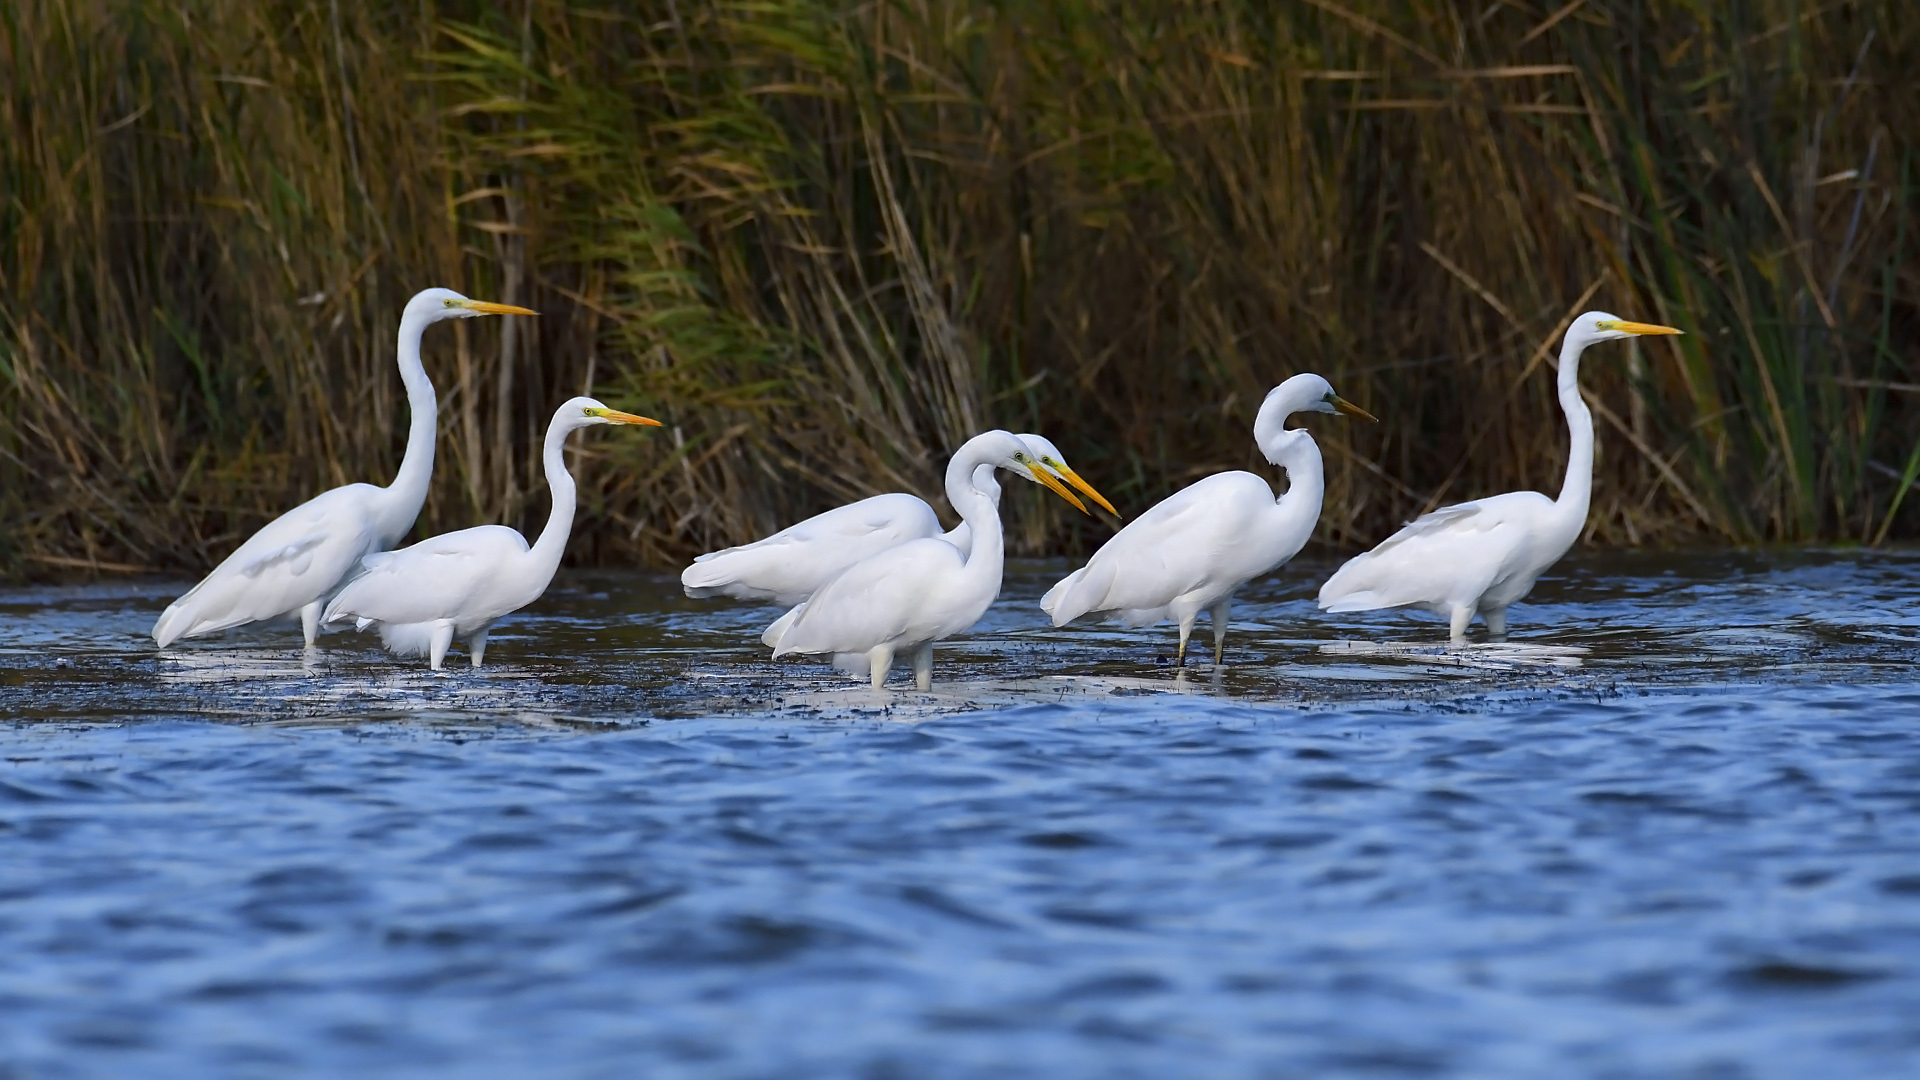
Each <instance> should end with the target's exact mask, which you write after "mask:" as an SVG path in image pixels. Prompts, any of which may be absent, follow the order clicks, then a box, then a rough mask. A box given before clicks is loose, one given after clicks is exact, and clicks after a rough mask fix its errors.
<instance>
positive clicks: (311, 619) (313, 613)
mask: <svg viewBox="0 0 1920 1080" xmlns="http://www.w3.org/2000/svg"><path fill="white" fill-rule="evenodd" d="M325 606H326V601H324V600H315V601H314V602H313V603H311V604H308V605H307V606H306V607H303V608H301V609H300V630H301V632H303V633H305V634H306V635H307V645H308V646H312V645H313V643H314V642H316V641H318V640H320V609H321V608H323V607H325Z"/></svg>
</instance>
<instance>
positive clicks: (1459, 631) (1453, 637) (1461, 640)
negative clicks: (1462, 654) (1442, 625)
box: [1447, 604, 1473, 646]
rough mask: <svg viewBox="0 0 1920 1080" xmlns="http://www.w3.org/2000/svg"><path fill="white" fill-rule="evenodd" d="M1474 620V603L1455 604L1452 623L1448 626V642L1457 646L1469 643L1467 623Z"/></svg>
mask: <svg viewBox="0 0 1920 1080" xmlns="http://www.w3.org/2000/svg"><path fill="white" fill-rule="evenodd" d="M1472 621H1473V605H1472V604H1455V605H1454V606H1453V618H1452V620H1450V622H1451V625H1450V626H1449V627H1448V632H1447V639H1448V642H1449V643H1450V644H1453V645H1456V646H1458V645H1465V644H1466V643H1467V624H1468V623H1471V622H1472Z"/></svg>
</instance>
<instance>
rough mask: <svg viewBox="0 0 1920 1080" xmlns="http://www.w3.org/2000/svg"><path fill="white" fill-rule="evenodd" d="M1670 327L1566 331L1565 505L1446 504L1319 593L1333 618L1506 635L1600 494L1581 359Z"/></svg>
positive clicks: (1596, 315)
mask: <svg viewBox="0 0 1920 1080" xmlns="http://www.w3.org/2000/svg"><path fill="white" fill-rule="evenodd" d="M1678 333H1680V331H1678V330H1675V329H1674V328H1673V327H1671V326H1654V325H1651V324H1649V323H1637V322H1627V321H1625V320H1624V319H1617V318H1615V317H1614V316H1612V315H1608V314H1607V313H1606V312H1603V311H1589V312H1587V313H1586V314H1585V315H1582V316H1580V317H1579V318H1577V319H1575V320H1573V323H1572V325H1570V326H1568V327H1567V336H1566V340H1565V341H1563V342H1562V343H1561V346H1560V386H1559V389H1560V410H1561V411H1562V412H1564V413H1566V415H1567V428H1568V430H1569V431H1570V432H1571V433H1572V436H1573V449H1572V451H1571V452H1570V453H1569V454H1568V455H1567V476H1566V480H1565V481H1564V482H1563V483H1562V484H1561V485H1560V497H1559V498H1558V499H1549V498H1547V497H1546V496H1545V495H1542V494H1540V493H1539V492H1537V491H1513V492H1508V493H1507V494H1505V495H1494V496H1492V497H1490V498H1485V499H1477V500H1475V501H1473V502H1465V503H1460V504H1458V505H1456V506H1444V507H1441V508H1440V509H1438V510H1435V511H1434V512H1433V513H1431V514H1424V515H1422V516H1421V517H1419V518H1417V519H1415V520H1414V521H1412V522H1409V523H1408V524H1407V525H1406V527H1405V528H1403V529H1401V530H1400V531H1399V532H1397V533H1394V534H1393V535H1392V536H1390V537H1388V538H1387V539H1385V540H1383V541H1381V542H1380V545H1379V546H1378V547H1376V548H1374V549H1373V550H1372V551H1369V552H1366V553H1365V554H1363V555H1356V556H1354V557H1353V558H1352V559H1349V560H1348V561H1347V563H1346V565H1344V566H1342V567H1341V568H1340V569H1339V570H1338V571H1337V572H1335V574H1334V575H1333V576H1332V577H1331V578H1328V579H1327V583H1326V584H1325V585H1322V586H1321V587H1320V606H1321V607H1322V608H1324V609H1326V610H1328V611H1371V610H1374V609H1376V608H1391V607H1418V608H1424V609H1426V610H1427V611H1431V612H1433V613H1435V614H1437V615H1445V616H1447V618H1448V620H1449V628H1448V632H1449V634H1450V636H1451V640H1452V641H1453V643H1454V644H1456V645H1459V644H1463V643H1465V641H1466V640H1467V625H1468V624H1469V623H1471V622H1472V621H1473V617H1474V615H1475V614H1476V613H1477V614H1479V615H1480V617H1481V618H1483V619H1485V620H1486V623H1487V632H1488V633H1490V634H1492V635H1494V636H1496V637H1497V636H1500V635H1503V634H1505V633H1506V632H1507V605H1509V604H1511V603H1513V602H1514V601H1516V600H1519V599H1520V598H1521V597H1523V596H1525V595H1527V593H1528V592H1529V591H1531V590H1532V588H1533V583H1534V582H1535V581H1536V580H1538V579H1539V577H1540V575H1541V574H1542V573H1544V572H1546V569H1547V568H1548V567H1550V566H1552V565H1553V564H1554V563H1556V562H1558V561H1559V560H1560V556H1562V555H1565V554H1566V553H1567V549H1568V548H1571V547H1572V546H1573V542H1574V541H1575V540H1577V539H1579V537H1580V530H1581V529H1582V528H1583V527H1584V526H1585V525H1586V521H1587V503H1588V500H1589V499H1590V497H1591V496H1592V493H1593V414H1592V413H1590V412H1588V411H1587V404H1586V402H1584V401H1582V400H1581V399H1580V385H1579V379H1580V354H1581V353H1582V352H1584V351H1585V350H1586V348H1587V346H1589V345H1591V344H1593V343H1594V342H1596V341H1615V340H1618V339H1620V338H1627V337H1634V336H1636V335H1641V334H1678Z"/></svg>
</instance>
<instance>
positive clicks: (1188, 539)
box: [1040, 374, 1373, 667]
mask: <svg viewBox="0 0 1920 1080" xmlns="http://www.w3.org/2000/svg"><path fill="white" fill-rule="evenodd" d="M1299 412H1324V413H1345V414H1347V415H1348V416H1357V417H1360V418H1361V419H1363V420H1372V419H1373V416H1372V415H1371V414H1369V413H1368V412H1367V411H1366V410H1365V409H1362V408H1360V407H1359V406H1358V405H1355V404H1354V403H1352V402H1351V401H1348V400H1347V399H1345V398H1343V397H1341V396H1340V395H1339V394H1336V393H1334V392H1333V387H1331V386H1329V385H1327V380H1325V379H1323V378H1321V377H1320V376H1318V375H1313V374H1300V375H1295V376H1294V377H1293V378H1291V379H1288V380H1287V381H1286V382H1283V383H1281V384H1280V385H1279V386H1276V387H1274V388H1273V389H1272V390H1270V391H1268V393H1267V398H1266V400H1265V401H1263V402H1261V403H1260V412H1259V414H1258V415H1257V416H1255V417H1254V421H1253V441H1254V444H1255V445H1257V446H1258V447H1259V448H1260V452H1261V453H1262V454H1264V455H1266V458H1267V460H1268V461H1270V462H1272V463H1273V464H1275V465H1278V466H1280V467H1281V468H1282V469H1284V470H1286V474H1287V493H1286V494H1285V495H1282V496H1280V497H1279V499H1277V500H1276V499H1275V498H1274V495H1273V488H1272V487H1270V486H1268V484H1267V481H1266V480H1265V479H1263V478H1262V477H1259V476H1256V475H1254V474H1253V473H1250V472H1224V473H1215V474H1213V475H1212V476H1209V477H1206V478H1205V479H1203V480H1200V481H1199V482H1197V483H1195V484H1193V485H1192V486H1190V487H1187V488H1185V489H1182V490H1181V491H1178V492H1176V493H1175V494H1173V495H1172V496H1170V497H1168V498H1166V499H1164V500H1162V501H1161V502H1160V503H1158V504H1157V505H1155V506H1154V507H1153V509H1151V510H1148V511H1147V512H1146V513H1144V514H1141V515H1140V516H1139V517H1137V518H1134V519H1133V521H1132V522H1131V523H1130V524H1128V525H1127V527H1126V528H1124V529H1121V530H1120V531H1119V532H1118V533H1115V534H1114V536H1113V539H1111V540H1108V541H1107V542H1106V544H1105V545H1104V546H1102V547H1101V548H1100V550H1099V551H1096V552H1094V553H1093V558H1092V559H1090V560H1088V562H1087V565H1085V566H1083V567H1081V568H1080V569H1078V570H1075V571H1074V572H1073V573H1071V574H1068V575H1067V576H1066V577H1065V578H1063V579H1061V581H1060V582H1059V583H1058V584H1056V585H1054V587H1053V588H1051V589H1049V590H1047V595H1046V596H1045V597H1043V598H1042V599H1041V601H1040V608H1041V610H1043V611H1045V612H1046V613H1047V614H1048V615H1051V616H1052V617H1053V625H1055V626H1065V625H1067V624H1068V623H1070V622H1072V621H1073V620H1075V619H1077V618H1079V617H1080V616H1082V615H1085V614H1087V613H1088V612H1095V611H1099V612H1112V613H1113V615H1114V618H1115V619H1116V620H1117V621H1119V622H1120V623H1121V625H1123V626H1129V627H1134V626H1148V625H1151V624H1153V623H1157V622H1160V621H1161V620H1163V619H1173V620H1174V621H1176V622H1178V623H1179V624H1180V651H1179V659H1178V662H1179V663H1181V664H1185V663H1186V659H1187V638H1188V637H1190V636H1191V635H1192V634H1193V623H1194V620H1195V619H1196V618H1198V617H1199V615H1200V612H1201V611H1203V610H1204V611H1206V612H1207V613H1208V619H1209V621H1210V622H1212V624H1213V663H1214V666H1215V667H1218V666H1219V665H1220V658H1221V652H1222V650H1223V648H1224V646H1225V643H1226V639H1227V614H1228V610H1229V609H1230V608H1231V607H1232V604H1233V593H1234V590H1236V589H1238V588H1239V587H1240V586H1242V585H1244V584H1246V583H1247V582H1248V581H1251V580H1252V579H1254V578H1256V577H1259V576H1260V575H1262V574H1266V573H1270V572H1272V571H1273V570H1274V569H1275V568H1277V567H1279V566H1280V565H1281V564H1282V563H1284V562H1286V561H1287V560H1288V559H1291V558H1293V557H1294V555H1295V554H1296V553H1298V552H1299V550H1300V548H1301V546H1302V545H1304V544H1305V543H1306V542H1307V538H1308V537H1310V536H1312V535H1313V526H1314V523H1315V522H1317V521H1318V520H1319V519H1320V498H1321V494H1322V493H1323V492H1324V490H1325V481H1324V479H1323V477H1322V476H1321V472H1320V448H1319V447H1318V446H1316V445H1314V441H1313V436H1312V435H1309V434H1308V433H1307V432H1306V430H1305V429H1293V430H1288V428H1287V417H1289V416H1291V415H1293V414H1294V413H1299Z"/></svg>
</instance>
